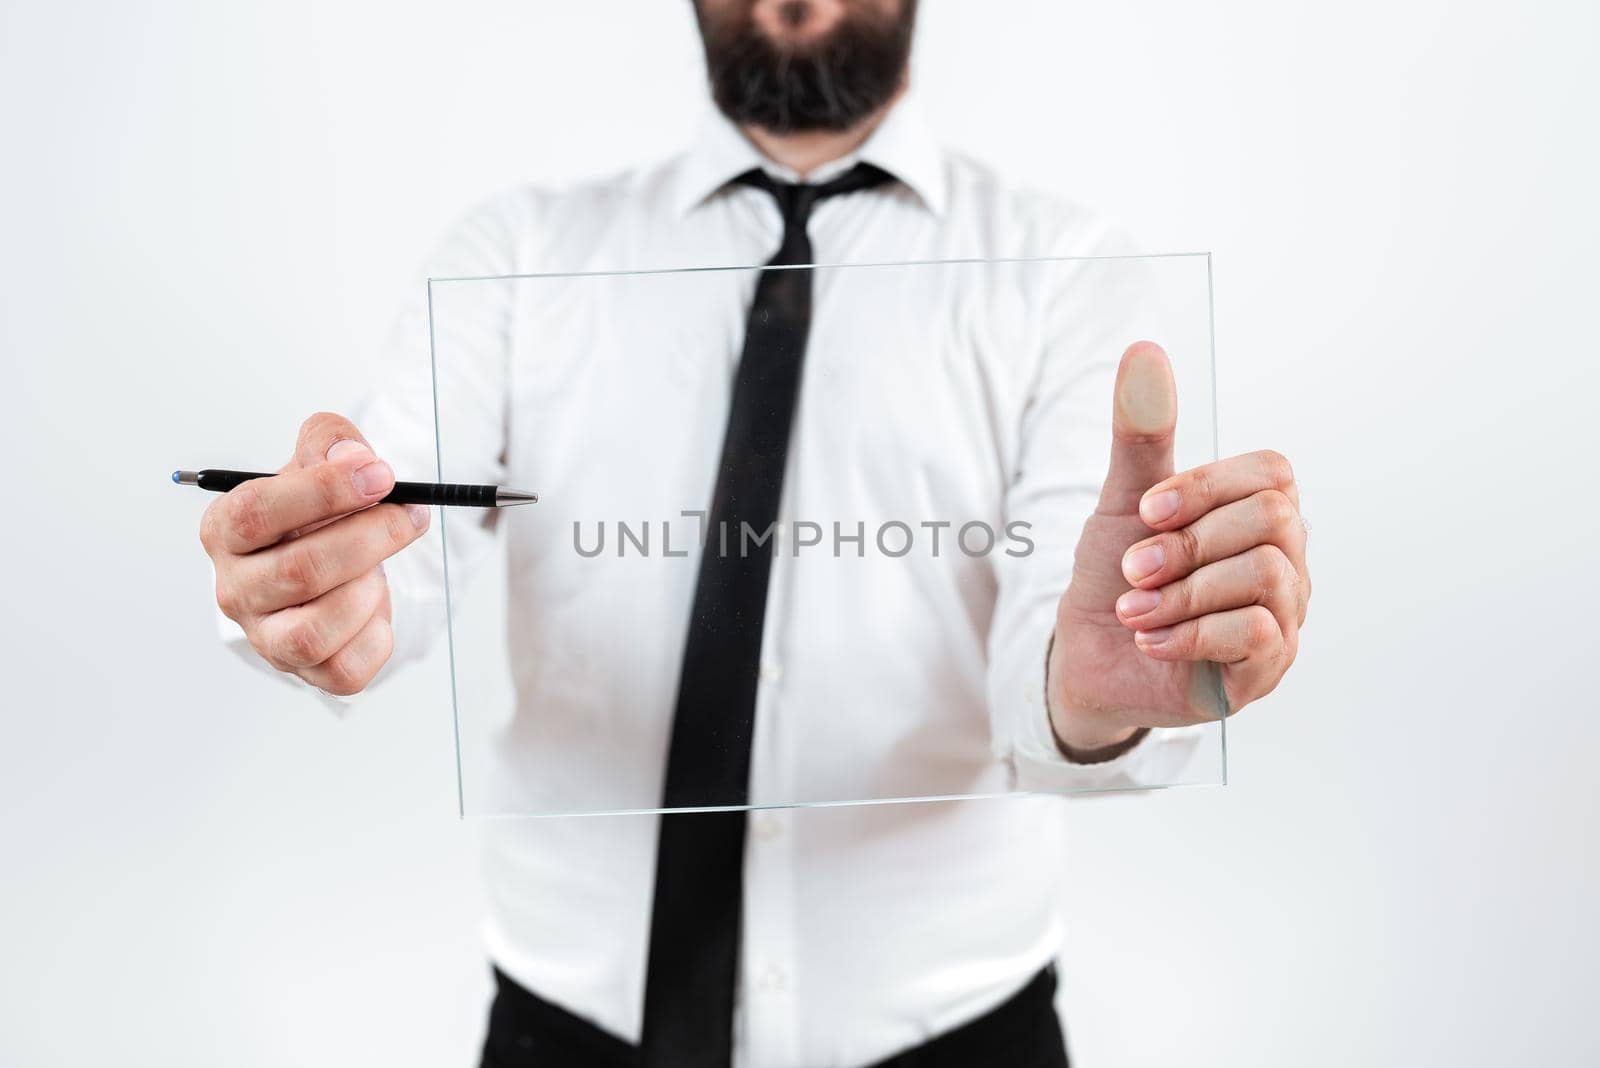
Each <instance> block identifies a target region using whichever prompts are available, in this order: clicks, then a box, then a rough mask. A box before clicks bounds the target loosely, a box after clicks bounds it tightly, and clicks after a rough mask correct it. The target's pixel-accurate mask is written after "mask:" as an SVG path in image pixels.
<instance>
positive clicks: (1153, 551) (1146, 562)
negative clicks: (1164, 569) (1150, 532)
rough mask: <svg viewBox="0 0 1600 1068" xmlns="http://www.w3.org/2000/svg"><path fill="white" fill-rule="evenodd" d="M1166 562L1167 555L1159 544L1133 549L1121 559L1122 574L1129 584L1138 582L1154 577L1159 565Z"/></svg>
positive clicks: (1159, 568) (1159, 567)
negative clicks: (1149, 576) (1147, 577)
mask: <svg viewBox="0 0 1600 1068" xmlns="http://www.w3.org/2000/svg"><path fill="white" fill-rule="evenodd" d="M1166 562H1167V554H1166V552H1165V550H1163V549H1162V548H1161V545H1160V543H1157V544H1154V545H1146V546H1145V547H1144V548H1142V549H1135V550H1133V551H1132V552H1131V553H1129V554H1128V555H1126V556H1124V557H1123V558H1122V573H1123V575H1124V576H1126V577H1127V580H1128V581H1129V582H1138V581H1139V580H1140V579H1142V578H1144V577H1146V576H1148V575H1154V574H1155V573H1156V572H1157V571H1160V570H1161V565H1162V564H1164V563H1166Z"/></svg>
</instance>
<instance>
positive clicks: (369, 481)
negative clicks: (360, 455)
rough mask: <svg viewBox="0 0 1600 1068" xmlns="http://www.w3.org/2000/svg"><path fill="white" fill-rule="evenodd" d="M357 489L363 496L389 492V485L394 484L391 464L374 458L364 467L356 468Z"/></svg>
mask: <svg viewBox="0 0 1600 1068" xmlns="http://www.w3.org/2000/svg"><path fill="white" fill-rule="evenodd" d="M352 477H353V478H354V479H355V480H356V489H357V490H359V491H360V492H361V495H362V496H363V497H373V496H377V495H379V494H383V493H388V492H389V487H391V486H393V485H394V472H393V471H391V470H389V465H388V464H386V463H384V462H383V461H382V460H374V461H372V462H371V463H370V464H367V465H365V466H364V467H358V468H356V473H355V475H353V476H352Z"/></svg>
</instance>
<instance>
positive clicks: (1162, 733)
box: [988, 233, 1203, 793]
mask: <svg viewBox="0 0 1600 1068" xmlns="http://www.w3.org/2000/svg"><path fill="white" fill-rule="evenodd" d="M1079 248H1080V249H1081V248H1082V246H1081V245H1080V246H1079ZM1125 248H1126V241H1125V239H1122V238H1119V237H1118V236H1116V235H1114V234H1111V233H1107V235H1106V236H1105V237H1104V238H1103V239H1102V240H1101V241H1100V242H1098V243H1097V244H1096V245H1095V246H1094V248H1093V251H1092V254H1093V255H1100V256H1104V255H1113V254H1116V253H1118V252H1121V251H1123V250H1125ZM1080 254H1081V253H1080ZM1046 274H1047V275H1048V277H1041V278H1039V279H1037V280H1029V288H1030V290H1032V291H1033V292H1034V294H1035V299H1036V300H1037V301H1038V302H1039V304H1040V307H1039V309H1038V313H1037V315H1036V316H1035V317H1034V318H1035V319H1036V320H1037V321H1038V323H1039V324H1040V325H1039V331H1040V333H1039V335H1038V336H1039V342H1038V344H1037V348H1038V351H1039V353H1040V357H1039V361H1038V365H1037V368H1036V370H1035V372H1034V375H1033V382H1032V387H1031V389H1030V390H1029V392H1028V399H1027V401H1026V404H1025V407H1024V411H1023V416H1022V420H1021V426H1020V430H1019V437H1018V442H1017V446H1016V451H1015V456H1016V462H1015V465H1014V468H1013V471H1012V474H1011V481H1010V484H1009V487H1008V489H1007V492H1006V496H1005V504H1004V516H1005V521H1006V523H1007V525H1008V529H1009V528H1010V524H1013V523H1025V524H1027V528H1026V534H1027V537H1028V539H1029V540H1030V541H1031V543H1032V547H1031V550H1030V551H1028V552H1027V554H1026V555H1019V556H1012V555H1007V554H1000V555H999V556H998V557H997V563H996V565H995V569H996V579H997V599H996V605H995V614H994V618H993V622H992V625H991V628H990V634H989V679H988V697H989V707H990V710H991V716H992V717H993V737H994V744H995V746H996V756H998V757H1000V758H1002V759H1006V760H1008V761H1009V762H1010V764H1011V767H1012V769H1013V772H1014V775H1015V782H1016V786H1017V788H1018V789H1021V790H1040V791H1048V792H1056V793H1066V792H1074V791H1095V790H1113V789H1129V788H1138V787H1149V786H1160V785H1165V784H1169V783H1172V782H1175V781H1178V779H1179V777H1180V776H1181V774H1182V773H1183V771H1184V769H1185V768H1186V766H1187V765H1188V764H1189V762H1190V761H1191V759H1192V757H1193V754H1194V752H1195V750H1196V749H1197V748H1198V747H1199V745H1200V742H1201V740H1202V735H1201V733H1200V730H1201V729H1203V728H1188V727H1184V728H1171V729H1157V730H1152V731H1150V732H1149V733H1148V734H1146V735H1145V736H1144V738H1143V739H1142V740H1141V741H1139V742H1138V744H1136V745H1134V746H1133V747H1131V748H1130V749H1129V750H1127V751H1126V752H1125V753H1122V754H1121V755H1119V756H1117V757H1115V758H1113V759H1111V760H1107V761H1102V762H1099V763H1094V764H1079V763H1076V762H1074V761H1072V760H1069V759H1068V758H1067V757H1066V755H1065V754H1063V753H1062V752H1061V750H1060V748H1059V747H1058V746H1057V745H1056V741H1055V734H1054V730H1053V728H1052V726H1051V723H1050V717H1049V712H1048V710H1047V708H1046V703H1045V670H1046V651H1047V649H1048V647H1049V643H1050V638H1051V635H1052V634H1053V632H1054V629H1055V618H1056V608H1057V604H1058V602H1059V601H1060V599H1061V595H1062V593H1064V592H1065V591H1066V588H1067V583H1068V582H1069V581H1070V580H1071V577H1072V564H1073V554H1074V551H1075V549H1076V546H1077V541H1078V536H1079V533H1080V532H1081V531H1082V529H1083V525H1084V522H1085V521H1086V520H1087V519H1088V517H1089V516H1090V514H1092V512H1093V510H1094V506H1095V502H1096V500H1097V499H1098V497H1099V494H1100V484H1101V482H1102V481H1103V479H1104V477H1105V473H1106V467H1107V464H1108V462H1109V458H1110V446H1111V400H1112V387H1113V383H1114V381H1115V378H1116V369H1117V362H1118V360H1119V358H1120V356H1121V354H1122V351H1123V349H1124V348H1126V347H1127V345H1129V344H1130V343H1131V342H1133V341H1135V340H1138V339H1137V337H1135V336H1133V335H1132V334H1131V333H1129V331H1131V330H1133V329H1134V328H1135V323H1136V316H1135V314H1134V310H1133V309H1134V302H1135V301H1136V298H1137V294H1138V291H1139V285H1138V270H1137V266H1136V264H1134V263H1132V262H1131V261H1126V260H1112V261H1106V260H1083V261H1079V262H1077V263H1062V264H1052V265H1050V267H1049V268H1048V270H1047V271H1046Z"/></svg>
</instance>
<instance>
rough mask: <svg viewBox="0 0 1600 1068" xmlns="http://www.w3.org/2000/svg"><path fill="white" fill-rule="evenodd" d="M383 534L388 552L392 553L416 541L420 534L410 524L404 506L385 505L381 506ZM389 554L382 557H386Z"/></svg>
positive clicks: (408, 514) (409, 517)
mask: <svg viewBox="0 0 1600 1068" xmlns="http://www.w3.org/2000/svg"><path fill="white" fill-rule="evenodd" d="M383 533H384V540H385V541H386V542H387V548H388V549H389V552H393V551H394V550H396V549H401V548H404V547H405V546H407V545H410V544H411V543H412V542H413V541H416V540H417V535H418V534H419V533H421V532H420V531H418V530H417V527H416V524H415V523H413V522H411V515H410V513H408V512H407V511H406V509H405V506H404V505H399V504H386V505H384V506H383ZM389 552H385V553H384V555H385V556H388V555H389Z"/></svg>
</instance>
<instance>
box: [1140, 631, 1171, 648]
mask: <svg viewBox="0 0 1600 1068" xmlns="http://www.w3.org/2000/svg"><path fill="white" fill-rule="evenodd" d="M1170 637H1172V628H1171V627H1157V628H1156V629H1155V630H1136V631H1134V632H1133V640H1134V641H1136V642H1138V643H1139V644H1140V645H1143V646H1145V647H1146V648H1149V647H1151V646H1156V645H1165V644H1166V643H1167V639H1168V638H1170Z"/></svg>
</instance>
